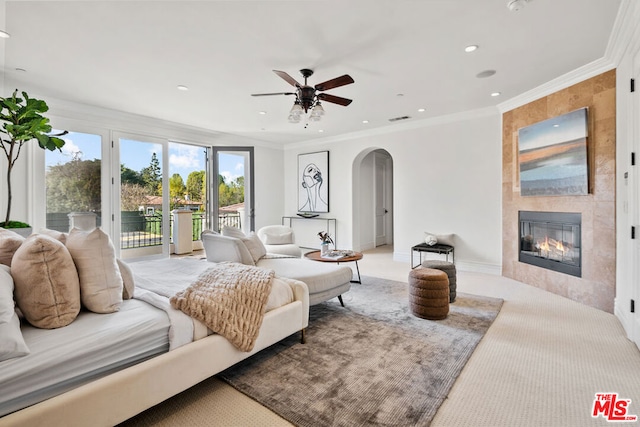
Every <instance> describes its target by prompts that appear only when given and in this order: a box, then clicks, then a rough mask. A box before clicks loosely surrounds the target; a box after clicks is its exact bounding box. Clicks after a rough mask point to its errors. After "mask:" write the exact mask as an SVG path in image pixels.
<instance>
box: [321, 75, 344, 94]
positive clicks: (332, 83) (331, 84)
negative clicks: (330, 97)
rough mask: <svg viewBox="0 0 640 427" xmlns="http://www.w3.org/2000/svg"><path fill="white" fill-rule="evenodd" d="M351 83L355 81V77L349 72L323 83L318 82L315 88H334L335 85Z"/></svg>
mask: <svg viewBox="0 0 640 427" xmlns="http://www.w3.org/2000/svg"><path fill="white" fill-rule="evenodd" d="M351 83H353V79H352V78H351V76H350V75H349V74H345V75H344V76H340V77H336V78H335V79H331V80H327V81H326V82H323V83H318V84H317V85H316V86H315V88H316V90H320V91H325V90H329V89H333V88H334V87H340V86H344V85H350V84H351Z"/></svg>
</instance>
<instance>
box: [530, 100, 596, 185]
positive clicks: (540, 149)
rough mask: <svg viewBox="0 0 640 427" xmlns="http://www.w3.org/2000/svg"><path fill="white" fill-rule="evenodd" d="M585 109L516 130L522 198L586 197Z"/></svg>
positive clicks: (587, 111)
mask: <svg viewBox="0 0 640 427" xmlns="http://www.w3.org/2000/svg"><path fill="white" fill-rule="evenodd" d="M588 117H589V110H588V108H586V107H585V108H581V109H579V110H576V111H572V112H570V113H567V114H563V115H561V116H558V117H554V118H551V119H547V120H544V121H541V122H538V123H535V124H532V125H530V126H527V127H523V128H520V129H519V130H518V162H519V165H520V195H521V196H564V195H587V194H589V184H588V181H589V169H588V166H587V165H588V162H587V136H588V128H589V127H588Z"/></svg>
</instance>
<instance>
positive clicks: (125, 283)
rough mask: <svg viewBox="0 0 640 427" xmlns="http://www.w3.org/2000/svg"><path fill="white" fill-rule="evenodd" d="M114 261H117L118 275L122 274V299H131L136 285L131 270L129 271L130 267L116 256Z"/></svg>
mask: <svg viewBox="0 0 640 427" xmlns="http://www.w3.org/2000/svg"><path fill="white" fill-rule="evenodd" d="M116 261H117V263H118V269H119V270H120V275H121V276H122V299H123V300H126V299H131V298H133V292H134V290H135V287H136V284H135V281H134V279H133V271H131V267H129V264H127V263H126V262H124V261H122V260H121V259H120V258H117V259H116Z"/></svg>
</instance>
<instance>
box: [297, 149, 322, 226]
mask: <svg viewBox="0 0 640 427" xmlns="http://www.w3.org/2000/svg"><path fill="white" fill-rule="evenodd" d="M297 179H298V212H301V213H303V214H306V213H326V212H329V152H328V151H319V152H317V153H308V154H299V155H298V178H297Z"/></svg>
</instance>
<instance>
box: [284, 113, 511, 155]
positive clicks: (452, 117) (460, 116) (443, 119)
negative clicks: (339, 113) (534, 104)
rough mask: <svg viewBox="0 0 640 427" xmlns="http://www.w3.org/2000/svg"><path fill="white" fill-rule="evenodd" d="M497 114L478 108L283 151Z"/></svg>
mask: <svg viewBox="0 0 640 427" xmlns="http://www.w3.org/2000/svg"><path fill="white" fill-rule="evenodd" d="M498 113H499V111H498V109H497V108H496V107H494V106H491V107H485V108H480V109H476V110H469V111H462V112H460V113H454V114H447V115H444V116H437V117H429V118H426V119H422V120H412V121H408V122H404V123H398V124H394V125H388V126H383V127H378V128H373V129H367V130H363V131H358V132H351V133H346V134H343V135H337V136H332V137H329V138H322V139H314V140H311V141H309V140H307V141H301V142H293V143H290V144H285V145H284V149H285V150H294V149H298V148H303V147H308V146H315V145H320V144H330V143H335V142H342V141H349V140H351V139H355V138H364V137H371V136H376V135H386V134H390V133H397V132H401V131H404V130H411V129H422V128H426V127H431V126H439V125H443V124H447V123H456V122H460V121H465V120H471V119H476V118H481V117H488V116H492V115H495V114H498Z"/></svg>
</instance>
